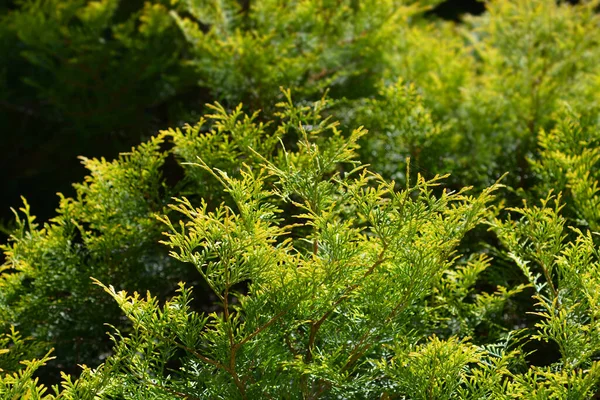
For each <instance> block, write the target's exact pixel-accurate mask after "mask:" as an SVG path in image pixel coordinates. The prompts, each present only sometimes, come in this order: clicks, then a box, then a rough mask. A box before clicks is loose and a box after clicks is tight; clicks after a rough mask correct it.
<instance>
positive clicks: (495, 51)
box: [0, 0, 600, 399]
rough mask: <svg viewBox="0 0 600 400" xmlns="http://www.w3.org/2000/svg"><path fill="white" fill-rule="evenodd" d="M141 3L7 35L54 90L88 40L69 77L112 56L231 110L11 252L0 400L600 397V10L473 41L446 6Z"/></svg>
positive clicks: (537, 21) (552, 8) (100, 172)
mask: <svg viewBox="0 0 600 400" xmlns="http://www.w3.org/2000/svg"><path fill="white" fill-rule="evenodd" d="M117 3H118V2H111V1H98V2H86V1H79V2H66V3H64V4H63V3H61V4H62V6H61V7H62V8H61V7H54V8H53V7H52V5H53V4H54V5H56V4H55V2H53V1H47V2H34V1H28V2H24V3H22V4H23V6H22V7H21V8H20V9H19V11H18V12H16V13H14V14H10V19H11V21H13V19H14V17H19V18H23V20H22V21H21V22H23V21H29V20H30V19H31V18H33V20H35V18H34V17H32V16H35V15H37V16H38V17H39V15H46V16H54V17H56V18H55V23H50V22H48V21H46V20H44V19H43V18H42V20H43V21H46V22H48V23H47V25H48V29H49V32H51V33H52V34H50V35H49V36H48V37H47V39H46V42H42V41H41V40H38V39H37V37H36V36H35V35H32V33H31V32H33V31H34V29H32V30H31V32H29V31H27V29H26V27H27V24H25V23H23V24H22V25H21V29H20V30H19V31H15V30H14V29H12V28H11V26H13V25H11V26H7V25H3V26H2V27H0V46H2V48H8V47H10V46H12V41H11V40H9V39H10V38H11V37H13V36H14V35H16V34H17V33H16V32H21V31H22V32H21V33H19V35H25V36H23V37H24V38H28V40H29V41H28V42H27V43H29V45H31V46H32V47H34V45H37V46H39V48H38V50H39V51H35V52H33V53H31V54H30V53H26V56H27V58H26V60H28V61H27V63H29V62H30V61H32V60H36V62H40V63H42V64H43V62H42V61H44V60H46V58H47V57H46V58H44V56H41V55H44V54H45V55H46V56H49V55H52V54H54V53H53V51H54V50H52V46H55V45H56V46H58V44H61V43H62V42H61V40H58V41H57V42H55V41H53V40H54V39H56V35H58V37H60V38H62V39H64V36H61V35H63V34H64V33H65V32H67V33H70V34H72V33H74V32H78V33H81V38H80V39H81V42H78V43H80V44H82V47H80V48H79V49H78V48H77V46H74V47H72V48H65V47H64V46H63V47H60V46H58V47H57V48H58V50H60V51H58V50H57V53H56V54H61V51H66V52H67V53H69V54H71V53H70V52H73V54H72V55H73V58H72V59H71V63H67V64H66V65H62V64H49V65H51V66H52V68H58V70H57V71H62V72H61V74H57V75H56V76H57V77H69V76H70V75H69V74H68V73H67V72H65V71H64V70H62V68H67V67H69V66H70V65H71V64H72V65H78V64H77V60H84V61H85V60H87V58H86V57H87V56H89V57H91V58H94V57H96V56H100V55H102V54H104V50H106V49H107V48H109V49H112V50H111V51H109V54H111V56H110V57H109V60H110V62H109V63H108V64H106V65H104V64H102V65H98V68H100V69H102V68H108V69H107V70H106V71H108V70H111V71H113V72H114V73H115V75H114V77H115V82H121V81H120V79H122V77H123V76H125V77H126V79H128V80H132V84H135V82H137V81H135V82H133V81H134V80H135V79H134V77H136V76H137V75H136V74H134V73H133V72H132V71H129V72H127V73H125V72H124V73H123V75H122V76H120V75H119V71H118V70H119V68H117V67H115V68H114V69H111V68H110V66H111V65H112V66H115V65H116V66H118V65H119V62H120V61H119V60H120V58H119V57H125V55H127V57H126V58H127V60H126V61H123V67H124V68H125V67H127V68H129V67H131V66H133V67H132V68H134V69H135V68H137V67H139V66H140V65H141V64H145V63H146V62H148V60H149V58H152V57H150V56H152V54H151V53H152V49H156V51H157V52H159V53H160V54H161V55H163V56H164V55H165V54H170V55H171V56H168V57H169V61H168V62H167V63H163V62H162V61H158V63H159V64H161V65H159V66H158V67H157V68H158V69H154V68H153V67H152V64H153V63H152V62H148V67H147V68H149V71H154V72H156V75H152V76H151V77H159V76H161V77H163V78H164V77H165V76H171V75H170V74H171V71H173V73H174V75H173V76H174V78H173V79H175V80H178V79H181V80H182V81H181V82H182V83H184V82H190V81H194V82H196V84H197V85H198V86H199V87H202V88H204V89H207V92H206V93H209V95H208V97H211V98H212V97H218V98H220V100H222V102H221V103H211V104H210V105H208V106H207V110H208V111H207V113H206V115H204V117H202V118H201V119H200V121H198V122H197V123H195V124H194V125H184V124H183V123H182V124H181V125H180V126H177V125H178V124H175V123H174V124H173V128H172V129H168V130H165V131H163V132H162V133H160V134H158V135H156V136H155V137H153V138H152V139H150V140H148V141H146V142H144V143H143V144H142V145H140V146H138V147H136V148H134V149H132V151H131V152H130V153H127V154H123V155H121V156H120V157H119V158H118V159H116V160H114V161H107V160H105V159H93V158H83V159H82V160H83V162H84V165H85V167H86V168H87V169H88V170H89V173H90V175H89V177H87V178H86V179H85V180H84V182H83V183H81V184H76V185H74V188H75V195H74V196H72V198H69V197H65V196H62V197H61V199H60V204H59V207H58V210H57V216H56V217H55V218H53V219H51V220H50V221H48V222H44V223H40V224H36V221H35V219H34V217H33V213H32V211H30V209H29V206H28V204H27V202H24V205H23V207H22V210H21V211H20V212H17V213H16V214H17V218H16V229H14V231H13V232H12V235H11V238H10V240H9V241H8V242H7V243H6V244H5V245H3V247H2V249H3V251H4V255H5V259H6V261H5V263H4V264H3V266H2V269H1V271H0V326H1V328H0V329H1V331H2V332H3V333H2V335H0V369H1V370H0V397H3V398H10V399H17V398H28V397H29V398H43V399H54V398H64V399H95V398H106V399H120V398H140V399H147V398H149V399H172V398H187V399H195V398H223V399H232V398H233V399H235V398H241V399H243V398H247V399H253V398H288V399H295V398H304V399H311V398H312V399H316V398H369V399H370V398H381V399H392V398H397V399H401V398H417V399H438V398H439V399H453V398H461V399H462V398H472V399H482V398H489V399H499V398H501V399H509V398H532V399H547V398H560V399H563V398H566V399H588V398H593V396H594V395H595V394H596V393H597V392H598V391H599V390H600V368H599V364H598V356H599V352H598V348H599V347H598V346H599V344H600V330H599V326H598V323H597V320H598V316H599V304H600V298H599V297H598V296H599V292H598V284H599V283H600V282H598V274H599V273H600V270H599V265H600V260H599V254H598V239H597V229H598V224H599V221H600V217H599V214H598V207H599V204H600V203H599V200H598V199H599V197H598V178H599V174H598V145H599V142H598V139H599V138H598V133H597V132H598V107H597V104H596V103H597V100H598V95H597V93H598V90H597V89H598V83H599V82H600V80H599V79H598V77H599V72H600V71H599V66H600V63H598V60H599V58H600V54H599V52H598V32H600V31H599V30H598V29H597V28H598V25H599V21H600V20H599V19H598V15H597V14H596V11H595V10H596V8H597V7H598V2H596V1H590V2H580V4H579V5H576V6H573V5H569V4H566V3H565V2H555V1H550V0H527V1H516V0H496V1H490V2H488V3H486V7H487V10H488V11H487V12H486V13H485V14H483V15H481V16H478V17H472V18H471V17H470V18H465V20H464V22H463V23H462V24H460V25H456V24H453V23H447V22H441V21H437V20H430V19H428V18H429V17H427V16H426V14H425V11H426V8H425V7H424V4H425V3H423V2H398V1H389V2H388V1H386V2H369V1H368V2H362V1H341V2H322V1H312V0H309V1H302V2H287V3H283V2H278V1H267V0H263V1H256V2H249V3H248V2H239V3H238V2H234V1H219V2H217V1H207V2H191V1H189V2H188V1H174V2H168V3H167V2H149V3H146V4H145V5H142V4H137V5H131V6H129V7H131V8H129V9H128V8H127V7H124V8H123V4H122V3H120V4H121V5H120V6H119V7H117ZM431 3H432V4H433V3H435V2H431ZM132 4H133V3H132ZM34 5H35V6H34ZM38 6H39V7H38ZM70 7H71V8H70ZM111 7H112V8H111ZM132 9H135V11H131V10H132ZM65 10H67V11H68V10H71V14H69V13H66V11H65ZM63 11H64V12H65V13H66V14H65V13H63ZM159 11H160V12H159ZM167 11H169V12H167ZM371 11H372V12H371ZM132 12H133V13H132ZM40 13H41V14H40ZM59 17H60V18H59ZM63 17H64V18H63ZM48 18H49V17H48ZM61 18H63V19H61ZM65 18H66V19H65ZM7 19H8V18H7ZM59 20H60V21H63V22H64V24H63V22H60V23H57V21H59ZM14 21H17V22H18V21H19V19H18V18H16V19H14ZM65 21H67V22H65ZM69 21H71V22H69ZM72 21H75V22H72ZM77 21H79V22H77ZM83 22H86V23H85V24H84V23H83ZM88 23H89V24H90V25H89V26H88V25H86V24H88ZM61 24H62V25H61ZM42 25H44V24H40V26H42ZM96 25H97V27H96V28H97V29H96V28H94V26H96ZM149 26H152V27H154V28H153V29H150V31H151V32H150V33H151V34H149V36H145V35H146V34H145V33H144V32H146V31H145V29H146V28H144V27H149ZM38 28H39V27H38V26H36V27H35V30H37V29H38ZM50 28H52V29H50ZM92 28H94V29H96V30H94V29H92ZM176 28H178V29H179V32H178V31H177V29H176ZM39 29H41V28H39ZM108 31H110V32H111V33H110V34H107V32H108ZM120 33H122V36H119V34H120ZM146 33H148V32H146ZM182 33H183V36H179V35H180V34H182ZM26 34H29V35H30V36H27V35H26ZM88 34H90V35H91V36H86V35H88ZM11 35H13V36H11ZM105 36H106V37H105ZM86 37H87V39H86ZM7 38H8V39H7ZM90 38H92V39H90ZM93 38H96V39H104V40H107V41H108V42H110V44H109V45H106V46H105V45H99V44H98V43H97V41H96V39H93ZM135 38H137V39H139V41H136V40H135ZM109 39H110V40H109ZM171 39H173V41H171V42H170V41H169V40H171ZM23 40H24V39H23ZM154 40H156V41H157V43H159V44H160V43H162V45H164V47H161V46H162V45H158V44H157V46H154V47H153V45H152V43H154V42H153V41H154ZM115 41H116V42H118V43H116V42H115ZM99 42H102V40H99ZM48 43H49V47H46V45H45V44H48ZM119 43H120V44H119ZM127 43H129V44H127ZM169 43H171V44H172V45H170V44H169ZM126 45H127V46H129V45H131V46H132V47H127V46H126ZM7 46H8V47H7ZM61 46H62V44H61ZM123 46H125V47H127V49H128V50H127V51H126V52H124V53H123V52H121V50H119V49H123V48H124V47H123ZM88 47H89V49H88ZM86 49H88V50H89V51H88V50H86ZM182 49H185V50H182ZM29 50H31V49H29ZM96 50H97V52H96ZM180 50H181V51H180ZM165 52H166V53H165ZM40 54H41V55H40ZM115 54H116V55H115ZM83 55H85V56H83ZM136 55H139V58H136V57H137V56H136ZM142 55H143V56H142ZM80 56H81V57H82V58H81V57H80ZM113 56H114V58H111V57H113ZM146 56H148V57H149V58H144V57H146ZM129 57H131V60H130V59H129ZM100 58H101V57H100ZM160 59H161V58H160V57H157V60H160ZM21 61H22V60H21ZM111 63H112V64H111ZM130 63H132V64H130ZM182 63H183V64H182ZM32 65H33V64H32ZM35 65H37V64H35ZM44 65H46V64H44ZM163 67H164V68H167V70H168V71H167V70H164V69H162V68H163ZM11 68H12V67H11ZM171 68H173V69H171ZM67 69H68V68H67ZM5 70H7V71H9V72H10V70H11V69H10V68H9V69H5ZM184 70H185V73H184V72H183V71H184ZM0 72H2V71H0ZM55 72H56V71H55ZM165 74H166V75H165ZM188 74H189V75H188ZM109 75H110V76H112V75H111V74H108V72H107V76H109ZM142 75H143V74H142ZM44 76H45V75H40V76H39V77H40V78H43V77H44ZM73 77H76V75H73ZM151 77H150V78H151ZM150 78H149V79H150ZM163 78H160V79H159V78H157V80H156V81H155V82H154V81H153V83H152V85H150V86H148V88H147V89H148V90H149V91H150V92H152V93H154V92H155V91H157V90H159V89H157V86H160V87H163V86H161V85H163V84H164V81H163V80H162V79H163ZM165 79H166V78H165ZM48 82H49V83H50V86H44V88H48V87H50V88H53V89H52V90H56V91H57V97H56V98H57V99H67V100H68V99H71V100H72V97H69V96H72V95H73V94H74V93H76V92H69V91H68V90H66V89H65V91H64V93H63V92H60V90H61V86H60V84H59V83H60V82H61V81H60V80H59V81H57V82H54V81H48ZM48 82H46V83H47V84H48ZM186 84H187V83H186ZM154 85H156V86H154ZM280 85H285V86H286V87H292V88H293V91H289V90H284V91H279V90H278V87H279V86H280ZM117 86H118V85H117ZM175 86H176V85H175ZM175 86H169V87H171V88H175ZM328 87H329V88H330V91H329V95H330V96H331V97H332V98H333V101H329V100H327V97H326V96H323V92H324V91H325V90H326V88H328ZM6 88H10V85H8V86H7V85H4V86H0V91H3V90H5V89H6ZM40 90H41V89H40ZM45 90H46V89H44V90H42V91H40V92H39V93H46V94H48V93H50V91H45ZM159 91H160V90H159ZM58 92H60V93H58ZM1 93H6V92H5V91H4V92H1ZM69 93H70V94H69ZM161 93H163V92H161ZM291 93H294V95H295V96H296V98H297V101H296V103H293V102H292V95H291ZM169 96H170V95H169ZM159 97H160V96H159ZM166 98H169V97H168V96H167V97H166ZM166 98H165V99H166ZM71 100H69V101H71ZM118 100H119V101H121V100H123V99H122V98H119V99H118ZM136 100H138V99H136V98H135V96H134V98H131V99H129V100H128V101H131V102H132V103H131V106H132V109H133V108H136V107H135V104H134V103H135V101H136ZM139 100H147V98H140V99H139ZM240 100H243V101H244V102H245V103H244V105H238V101H240ZM315 100H316V101H315ZM142 103H143V102H142ZM56 104H58V103H56ZM64 104H68V101H65V102H64ZM138 105H139V104H138ZM80 106H81V107H84V106H85V104H81V105H80ZM144 107H145V106H144ZM193 107H195V106H190V108H193ZM65 108H66V109H69V107H68V106H66V107H65ZM258 108H261V109H262V111H261V112H259V110H258ZM123 111H124V112H125V111H127V110H126V109H123ZM184 111H186V112H188V111H189V112H191V110H184ZM194 111H195V112H199V109H196V110H194ZM184 114H185V113H184ZM179 115H182V114H179ZM94 117H95V118H96V117H98V116H97V115H95V116H94ZM111 117H112V116H111ZM115 117H116V116H115ZM338 120H339V121H340V122H339V123H338V122H335V121H338ZM111 121H113V122H114V121H116V122H119V121H118V118H115V119H112V118H109V119H107V121H106V122H107V123H111ZM190 122H192V121H190ZM128 123H134V122H131V121H130V122H128ZM361 126H364V128H363V127H361ZM367 129H368V131H367ZM366 164H370V165H368V166H367V165H366ZM447 172H452V174H451V175H449V176H448V175H446V173H447ZM506 172H508V175H507V176H504V174H505V173H506ZM501 176H502V178H500V177H501ZM471 185H473V186H474V187H470V186H471ZM503 185H507V186H508V187H503ZM161 240H162V244H160V243H159V241H161ZM169 251H170V252H169ZM92 278H93V279H92ZM105 323H106V324H108V326H107V325H104V324H105ZM106 331H109V335H105V332H106ZM52 348H53V349H54V350H52ZM54 357H55V358H54ZM21 361H22V362H21ZM78 364H83V365H81V367H80V366H78ZM61 371H62V372H65V373H66V374H64V375H62V377H59V372H61ZM69 374H70V375H69ZM59 380H62V383H61V384H60V386H54V387H52V388H49V387H50V386H51V385H53V384H55V383H56V382H58V381H59Z"/></svg>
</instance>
